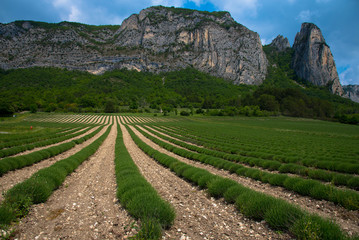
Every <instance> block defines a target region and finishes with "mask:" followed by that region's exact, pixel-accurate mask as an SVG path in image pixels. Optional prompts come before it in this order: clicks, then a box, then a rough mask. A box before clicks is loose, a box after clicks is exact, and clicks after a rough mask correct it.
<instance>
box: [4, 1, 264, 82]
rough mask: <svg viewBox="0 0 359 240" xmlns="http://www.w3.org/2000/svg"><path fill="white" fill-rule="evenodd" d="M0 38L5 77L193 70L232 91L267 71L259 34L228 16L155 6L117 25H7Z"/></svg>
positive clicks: (255, 80) (257, 78)
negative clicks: (32, 71)
mask: <svg viewBox="0 0 359 240" xmlns="http://www.w3.org/2000/svg"><path fill="white" fill-rule="evenodd" d="M59 26H60V27H59ZM0 36H1V38H0V48H1V49H0V50H1V51H0V52H1V54H0V67H1V68H3V69H5V70H6V69H11V68H19V67H31V66H44V67H48V66H52V67H64V68H67V69H74V70H85V71H89V72H91V73H103V72H105V71H108V70H112V69H119V68H127V69H130V70H131V69H135V70H138V71H150V72H163V71H173V70H176V69H183V68H186V67H191V66H193V67H194V68H196V69H198V70H200V71H203V72H206V73H210V74H211V75H213V76H220V77H224V78H227V79H230V80H231V81H232V82H233V83H234V84H240V83H244V84H256V85H258V84H260V83H262V81H263V80H264V79H265V75H266V71H267V69H266V67H267V59H266V56H265V54H264V52H263V50H262V45H261V42H260V38H259V35H258V34H257V33H255V32H253V31H251V30H249V29H247V28H246V27H244V26H243V25H241V24H239V23H237V22H235V21H234V20H233V18H232V17H231V16H230V14H229V13H228V12H212V13H210V12H202V11H196V10H188V9H177V8H167V7H160V6H157V7H150V8H147V9H144V10H142V11H141V12H140V13H139V14H133V15H131V16H130V17H128V18H127V19H125V20H124V21H123V23H122V24H121V25H118V26H91V25H82V24H77V23H68V22H62V23H59V24H43V23H38V22H35V24H32V22H17V23H16V22H15V23H14V22H13V23H9V24H6V25H4V24H2V25H0Z"/></svg>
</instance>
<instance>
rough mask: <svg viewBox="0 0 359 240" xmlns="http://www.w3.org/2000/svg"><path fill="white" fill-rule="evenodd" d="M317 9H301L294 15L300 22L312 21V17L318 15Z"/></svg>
mask: <svg viewBox="0 0 359 240" xmlns="http://www.w3.org/2000/svg"><path fill="white" fill-rule="evenodd" d="M318 15H319V14H318V12H317V11H310V10H303V11H301V12H300V13H299V14H298V16H297V17H296V19H297V20H299V21H300V22H310V21H313V19H314V18H316V17H318Z"/></svg>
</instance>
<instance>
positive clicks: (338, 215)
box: [136, 126, 359, 235]
mask: <svg viewBox="0 0 359 240" xmlns="http://www.w3.org/2000/svg"><path fill="white" fill-rule="evenodd" d="M138 127H140V128H141V129H142V130H143V131H145V132H147V133H148V134H151V135H152V136H154V137H157V136H155V135H154V134H152V133H150V132H148V131H147V130H146V129H144V128H142V127H141V126H138ZM136 134H137V135H138V136H139V137H140V138H141V139H142V140H143V141H144V142H146V144H148V145H149V146H151V147H152V148H154V149H156V150H158V151H160V152H162V153H165V154H167V155H169V156H171V157H174V158H176V159H178V160H180V161H182V162H185V163H187V164H190V165H192V166H195V167H199V168H202V169H206V170H207V171H209V172H211V173H213V174H216V175H219V176H222V177H226V178H230V179H233V180H235V181H237V182H239V183H240V184H242V185H244V186H246V187H248V188H251V189H253V190H255V191H258V192H263V193H265V194H269V195H271V196H274V197H277V198H278V197H279V198H281V199H284V200H286V201H288V202H291V203H292V204H296V205H299V206H300V207H301V208H302V209H305V210H307V211H308V212H310V213H316V214H318V215H321V216H323V217H325V218H328V219H332V220H335V221H336V222H337V223H338V224H339V225H340V226H341V227H342V229H344V230H345V231H346V232H348V234H349V235H352V234H353V233H355V234H359V211H349V210H347V209H345V208H343V207H340V206H337V205H335V204H334V203H331V202H328V201H324V200H323V201H319V200H315V199H312V198H310V197H304V196H301V195H299V194H295V193H294V192H291V191H288V190H286V189H284V188H282V187H276V186H272V185H270V184H267V183H262V182H260V181H256V180H253V179H251V178H246V177H240V176H238V175H237V174H231V173H229V172H228V171H225V170H219V169H217V168H215V167H212V166H210V165H206V164H202V163H200V162H196V161H191V160H189V159H187V158H183V157H181V156H178V155H176V154H174V153H172V152H169V151H167V150H166V149H164V148H162V147H160V146H159V145H157V144H155V143H153V142H152V141H150V140H149V139H147V138H146V137H144V136H143V135H142V134H141V133H139V132H138V131H137V132H136ZM157 138H158V137H157ZM161 140H163V139H161ZM163 141H164V142H167V143H169V144H172V143H170V142H168V141H165V140H163ZM172 145H174V144H172ZM174 146H177V145H174Z"/></svg>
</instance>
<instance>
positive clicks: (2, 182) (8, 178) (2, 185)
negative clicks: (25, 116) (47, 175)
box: [0, 127, 107, 202]
mask: <svg viewBox="0 0 359 240" xmlns="http://www.w3.org/2000/svg"><path fill="white" fill-rule="evenodd" d="M97 128H98V127H95V128H93V129H91V130H89V131H88V132H86V133H85V134H82V135H80V136H78V137H76V138H73V139H77V138H80V137H83V136H85V135H87V134H90V133H91V132H93V131H95V130H96V129H97ZM106 129H107V128H104V129H102V130H101V131H100V132H99V133H97V134H96V135H95V136H94V137H92V138H90V139H88V140H87V141H85V142H83V143H81V144H77V145H75V146H74V147H73V148H71V149H69V150H68V151H65V152H63V153H61V154H59V155H57V156H54V157H51V158H48V159H45V160H42V161H40V162H38V163H35V164H33V165H31V166H28V167H24V168H21V169H17V170H14V171H10V172H8V173H6V174H5V175H3V176H2V177H0V193H4V192H6V191H7V190H9V189H10V188H12V187H13V186H14V185H15V184H17V183H20V182H22V181H24V180H25V179H28V178H29V177H31V175H33V174H34V173H35V172H37V171H39V170H40V169H42V168H46V167H49V166H51V165H52V164H54V163H55V162H57V161H60V160H61V159H64V158H67V157H69V156H71V155H73V154H75V153H77V152H78V151H80V150H81V149H82V148H84V147H86V146H88V145H90V144H91V143H92V142H93V141H95V140H96V139H97V138H98V137H99V136H101V135H102V134H103V133H104V132H105V131H106ZM2 200H3V195H2V194H0V202H1V201H2Z"/></svg>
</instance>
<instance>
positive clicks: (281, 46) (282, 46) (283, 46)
mask: <svg viewBox="0 0 359 240" xmlns="http://www.w3.org/2000/svg"><path fill="white" fill-rule="evenodd" d="M269 45H270V46H272V47H274V48H275V49H276V50H277V51H279V52H283V51H285V50H287V49H288V48H290V44H289V41H288V38H284V37H283V36H282V35H278V36H277V37H276V38H275V39H273V41H272V42H271V44H269Z"/></svg>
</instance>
